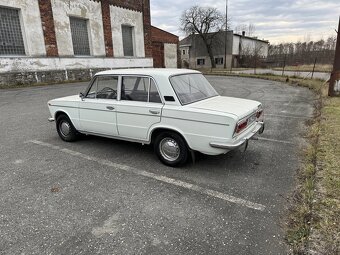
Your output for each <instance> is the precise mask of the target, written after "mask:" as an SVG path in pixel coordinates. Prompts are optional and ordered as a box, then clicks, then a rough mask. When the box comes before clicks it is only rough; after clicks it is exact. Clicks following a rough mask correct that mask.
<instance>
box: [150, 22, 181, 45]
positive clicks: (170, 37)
mask: <svg viewBox="0 0 340 255" xmlns="http://www.w3.org/2000/svg"><path fill="white" fill-rule="evenodd" d="M151 40H152V41H153V42H163V43H174V44H177V43H178V41H179V39H178V36H177V35H174V34H171V33H169V32H167V31H164V30H162V29H160V28H158V27H154V26H151Z"/></svg>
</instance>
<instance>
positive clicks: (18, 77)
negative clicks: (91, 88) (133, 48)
mask: <svg viewBox="0 0 340 255" xmlns="http://www.w3.org/2000/svg"><path fill="white" fill-rule="evenodd" d="M152 65H153V61H152V59H151V58H139V59H128V58H79V59H77V61H76V62H75V61H74V58H27V57H26V58H1V62H0V85H1V86H8V87H11V86H12V85H21V84H31V83H39V82H45V83H58V82H63V81H84V80H89V79H91V77H92V76H93V75H94V74H95V73H96V72H99V71H103V70H108V69H115V68H131V67H139V68H144V67H152Z"/></svg>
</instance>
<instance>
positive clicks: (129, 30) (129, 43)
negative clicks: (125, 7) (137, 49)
mask: <svg viewBox="0 0 340 255" xmlns="http://www.w3.org/2000/svg"><path fill="white" fill-rule="evenodd" d="M122 37H123V50H124V56H127V57H132V56H134V52H133V27H131V26H124V25H123V26H122Z"/></svg>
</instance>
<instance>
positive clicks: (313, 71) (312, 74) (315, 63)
mask: <svg viewBox="0 0 340 255" xmlns="http://www.w3.org/2000/svg"><path fill="white" fill-rule="evenodd" d="M316 60H317V58H315V60H314V66H313V71H312V77H311V79H313V76H314V71H315V65H316Z"/></svg>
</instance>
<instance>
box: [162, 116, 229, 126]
mask: <svg viewBox="0 0 340 255" xmlns="http://www.w3.org/2000/svg"><path fill="white" fill-rule="evenodd" d="M162 118H167V119H175V120H186V121H192V122H200V123H206V124H214V125H221V126H228V127H229V126H230V125H229V124H228V123H226V124H222V123H215V122H209V121H203V120H189V119H182V118H176V117H167V116H162Z"/></svg>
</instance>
